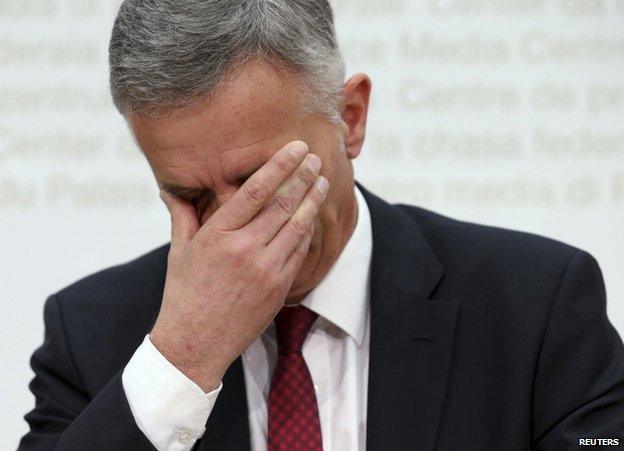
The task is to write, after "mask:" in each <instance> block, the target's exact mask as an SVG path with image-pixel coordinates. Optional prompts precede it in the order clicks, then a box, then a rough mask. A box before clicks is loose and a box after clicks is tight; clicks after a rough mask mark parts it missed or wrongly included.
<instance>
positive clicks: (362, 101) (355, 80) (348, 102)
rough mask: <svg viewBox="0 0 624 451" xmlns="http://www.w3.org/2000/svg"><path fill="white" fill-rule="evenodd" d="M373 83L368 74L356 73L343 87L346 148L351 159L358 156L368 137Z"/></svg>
mask: <svg viewBox="0 0 624 451" xmlns="http://www.w3.org/2000/svg"><path fill="white" fill-rule="evenodd" d="M371 89H372V83H371V80H370V78H369V77H368V75H366V74H361V73H360V74H355V75H353V76H352V77H351V78H349V80H347V82H346V83H345V84H344V86H343V88H342V114H341V116H342V122H343V128H344V132H345V133H344V139H345V150H346V153H347V156H348V157H349V158H350V159H353V158H356V157H357V156H358V155H359V154H360V152H361V150H362V145H363V144H364V138H365V137H366V117H367V115H368V105H369V100H370V93H371Z"/></svg>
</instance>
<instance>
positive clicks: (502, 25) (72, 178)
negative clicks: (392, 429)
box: [0, 0, 624, 449]
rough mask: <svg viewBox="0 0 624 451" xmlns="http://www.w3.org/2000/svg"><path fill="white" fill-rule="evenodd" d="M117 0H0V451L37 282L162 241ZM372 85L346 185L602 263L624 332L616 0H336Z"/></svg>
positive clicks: (20, 378) (22, 403)
mask: <svg viewBox="0 0 624 451" xmlns="http://www.w3.org/2000/svg"><path fill="white" fill-rule="evenodd" d="M118 5H119V0H0V233H1V235H0V236H1V237H2V238H1V239H2V241H1V243H2V244H1V253H0V264H1V270H0V296H1V297H0V357H1V366H0V368H1V369H0V399H1V400H2V404H1V405H2V408H1V409H0V449H14V448H15V447H16V445H17V441H18V438H19V436H21V435H22V434H23V433H24V432H25V431H26V424H25V422H24V421H23V420H22V418H21V417H22V415H23V414H24V413H25V412H26V411H28V410H29V409H30V408H31V406H32V404H33V399H32V397H31V395H30V394H29V392H28V391H27V386H26V385H27V383H28V381H29V380H30V379H31V377H32V375H31V371H30V369H29V367H28V359H29V357H30V354H31V353H32V351H33V349H34V348H35V347H36V346H38V345H39V344H40V342H41V340H42V334H43V330H42V325H43V324H42V306H43V301H44V300H45V298H46V296H47V295H48V294H50V293H52V292H54V291H56V290H58V289H60V288H62V287H63V286H65V285H67V284H69V283H71V282H73V281H75V280H77V279H78V278H81V277H83V276H85V275H87V274H89V273H91V272H93V271H96V270H98V269H101V268H103V267H106V266H109V265H112V264H116V263H119V262H122V261H125V260H128V259H130V258H132V257H134V256H136V255H139V254H141V253H143V252H145V251H147V250H149V249H151V248H153V247H156V246H158V245H160V244H162V243H164V242H166V241H167V240H168V233H169V230H168V216H167V215H166V212H165V209H164V208H163V207H161V205H160V204H159V201H158V198H157V195H156V192H157V191H156V189H155V184H154V183H153V181H152V178H151V174H150V172H149V169H148V167H147V165H146V163H145V162H144V161H143V159H142V157H141V156H140V155H139V152H138V151H137V150H136V149H134V147H133V144H132V142H131V140H130V138H129V135H128V132H127V130H126V129H125V126H124V123H123V121H122V120H121V118H120V117H119V116H118V115H117V114H116V113H115V112H114V110H113V107H112V105H111V102H110V100H109V97H108V92H107V64H106V59H107V45H108V37H109V33H110V28H111V26H112V22H113V18H114V15H115V13H116V8H117V7H118ZM334 6H335V10H336V14H337V22H338V23H337V28H338V33H339V36H340V41H341V43H342V45H343V49H344V52H345V55H346V58H347V61H348V66H349V73H354V72H355V71H365V72H367V73H369V74H370V76H371V77H372V79H373V83H374V95H373V102H372V111H371V115H370V127H369V133H368V142H367V145H366V148H365V150H364V153H363V156H362V157H361V159H360V160H358V161H357V164H356V172H357V175H358V179H359V180H360V181H361V182H363V183H364V184H365V185H366V186H367V187H369V188H370V189H372V190H373V191H376V192H377V193H378V194H381V195H384V196H386V197H387V198H389V199H391V200H395V201H403V202H409V203H415V204H419V205H422V206H425V207H427V208H431V209H435V210H438V211H440V212H442V213H445V214H448V215H451V216H455V217H458V218H462V219H467V220H473V221H477V222H482V223H489V224H496V225H500V226H504V227H512V228H519V229H523V230H527V231H532V232H536V233H540V234H544V235H549V236H553V237H556V238H558V239H560V240H563V241H566V242H569V243H572V244H574V245H576V246H579V247H581V248H583V249H586V250H588V251H590V252H591V253H593V254H594V255H595V256H596V257H597V258H598V260H599V262H600V263H601V266H602V268H603V271H604V275H605V279H606V282H607V291H608V295H609V304H608V309H609V315H610V317H611V320H612V321H613V323H614V324H615V325H616V327H617V328H618V329H619V330H620V332H624V277H622V255H624V125H623V119H624V78H623V75H624V70H623V69H624V26H623V25H624V0H423V1H416V0H412V1H408V0H335V1H334Z"/></svg>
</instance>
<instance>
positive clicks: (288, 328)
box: [274, 305, 318, 355]
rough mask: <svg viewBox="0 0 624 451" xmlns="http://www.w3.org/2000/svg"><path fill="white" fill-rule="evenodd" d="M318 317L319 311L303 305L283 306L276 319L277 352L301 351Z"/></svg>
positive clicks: (282, 353) (279, 353)
mask: <svg viewBox="0 0 624 451" xmlns="http://www.w3.org/2000/svg"><path fill="white" fill-rule="evenodd" d="M317 317H318V313H315V312H313V311H312V310H310V309H309V308H307V307H304V306H302V305H297V306H294V307H287V306H284V307H282V308H281V310H280V311H279V313H278V314H277V316H276V317H275V320H274V322H275V331H276V334H277V354H278V355H284V354H291V353H298V352H301V348H302V347H303V342H304V341H305V338H306V336H307V335H308V332H309V331H310V327H312V323H314V321H315V320H316V318H317Z"/></svg>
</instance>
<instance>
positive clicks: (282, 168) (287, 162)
mask: <svg viewBox="0 0 624 451" xmlns="http://www.w3.org/2000/svg"><path fill="white" fill-rule="evenodd" d="M296 161H297V160H296V158H295V157H293V156H291V155H289V156H288V157H286V158H278V159H276V160H275V169H276V170H277V172H279V173H280V174H282V175H286V174H290V171H291V166H292V165H293V164H294V163H296Z"/></svg>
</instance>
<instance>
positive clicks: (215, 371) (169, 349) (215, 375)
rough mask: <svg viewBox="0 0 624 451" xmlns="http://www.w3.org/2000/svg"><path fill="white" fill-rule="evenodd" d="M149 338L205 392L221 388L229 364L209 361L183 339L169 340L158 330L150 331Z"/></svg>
mask: <svg viewBox="0 0 624 451" xmlns="http://www.w3.org/2000/svg"><path fill="white" fill-rule="evenodd" d="M149 340H150V341H151V343H152V345H153V346H154V347H155V348H156V350H157V351H158V352H159V353H160V354H161V355H162V356H163V357H164V358H165V359H167V361H168V362H169V363H171V364H172V365H173V366H175V367H176V368H177V369H178V370H179V371H180V372H181V373H183V374H184V375H185V376H186V377H188V378H189V379H190V380H192V381H193V382H194V383H195V384H196V385H198V386H199V387H200V388H201V389H202V390H203V391H204V393H209V392H211V391H213V390H216V389H217V388H219V385H220V384H221V381H222V379H223V376H224V374H225V371H226V370H227V366H228V365H220V364H217V363H216V362H207V361H205V359H202V358H201V356H200V355H199V353H198V352H196V351H194V346H192V345H190V344H188V343H187V344H186V345H184V344H181V343H180V341H182V340H169V339H167V338H166V336H164V335H163V334H161V333H160V332H159V331H157V330H152V332H150V334H149Z"/></svg>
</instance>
